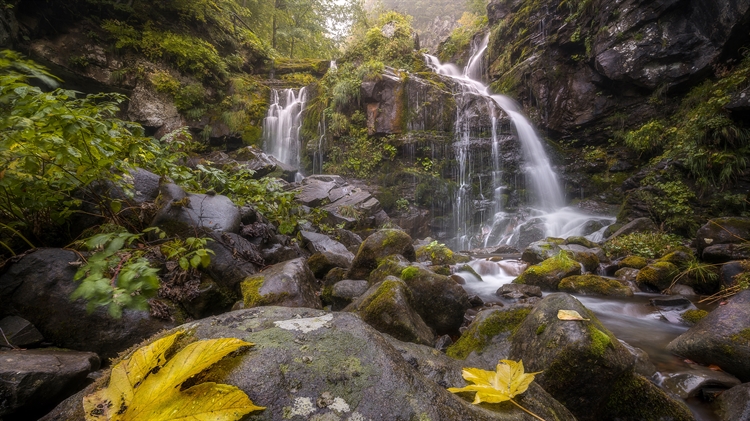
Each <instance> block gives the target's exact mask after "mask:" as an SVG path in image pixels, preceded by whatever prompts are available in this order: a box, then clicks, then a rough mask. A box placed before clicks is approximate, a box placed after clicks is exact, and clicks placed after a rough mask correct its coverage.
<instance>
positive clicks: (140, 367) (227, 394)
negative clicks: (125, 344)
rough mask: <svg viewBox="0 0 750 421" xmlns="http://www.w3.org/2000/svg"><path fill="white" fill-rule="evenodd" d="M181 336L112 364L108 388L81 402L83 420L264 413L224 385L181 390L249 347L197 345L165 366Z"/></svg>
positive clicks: (196, 420) (231, 342)
mask: <svg viewBox="0 0 750 421" xmlns="http://www.w3.org/2000/svg"><path fill="white" fill-rule="evenodd" d="M180 335H182V332H177V333H174V334H172V335H170V336H167V337H165V338H162V339H159V340H158V341H154V342H153V343H151V344H150V345H147V346H144V347H142V348H139V349H138V350H136V351H135V352H133V354H132V355H131V356H130V358H128V359H125V360H123V361H121V362H119V363H118V364H117V365H115V366H114V367H113V368H112V374H111V375H110V378H109V385H108V386H107V387H106V388H104V389H102V390H100V391H98V392H95V393H93V394H91V395H88V396H86V397H84V398H83V408H84V410H85V416H86V421H136V420H150V421H167V420H175V421H176V420H185V421H187V420H192V421H203V420H212V421H234V420H238V419H240V418H242V417H243V416H244V415H245V414H247V413H249V412H252V411H257V410H261V409H264V408H263V407H260V406H256V405H254V404H253V402H252V401H251V400H250V398H249V397H248V396H247V395H246V394H245V392H243V391H242V390H240V389H238V388H236V387H234V386H230V385H226V384H216V383H211V382H206V383H199V384H196V385H193V386H191V387H189V388H187V389H185V390H181V389H182V384H183V383H184V382H185V381H186V380H188V379H190V378H191V377H193V376H195V375H196V374H199V373H201V372H202V371H204V370H206V369H207V368H209V367H211V366H212V365H213V364H215V363H217V362H218V361H219V360H221V359H222V358H224V357H225V356H226V355H228V354H230V353H232V352H234V351H236V350H238V349H239V348H241V347H243V346H251V345H253V344H251V343H249V342H245V341H243V340H240V339H235V338H221V339H211V340H204V341H198V342H193V343H191V344H189V345H187V346H186V347H185V348H183V349H182V350H180V352H178V353H177V354H175V355H174V356H173V357H172V358H171V359H169V360H168V361H167V358H166V353H167V352H168V351H169V350H170V348H172V347H173V346H174V343H175V341H176V340H177V338H178V337H179V336H180Z"/></svg>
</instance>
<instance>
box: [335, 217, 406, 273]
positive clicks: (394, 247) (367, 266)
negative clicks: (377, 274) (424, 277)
mask: <svg viewBox="0 0 750 421" xmlns="http://www.w3.org/2000/svg"><path fill="white" fill-rule="evenodd" d="M393 254H400V255H401V256H404V257H405V258H406V259H407V260H409V261H411V262H413V261H414V260H416V258H417V256H416V253H415V252H414V246H413V245H412V239H411V237H410V236H409V234H407V233H405V232H404V231H401V230H395V229H386V230H380V231H377V232H375V233H374V234H372V235H370V236H369V237H367V239H365V241H363V242H362V244H361V245H360V246H359V251H358V252H357V255H356V256H355V257H354V261H353V262H352V267H351V269H350V270H349V274H348V276H347V277H348V278H350V279H368V277H369V276H370V272H372V271H373V270H375V269H376V268H377V267H378V264H379V263H380V261H381V260H382V259H384V258H386V257H388V256H390V255H393Z"/></svg>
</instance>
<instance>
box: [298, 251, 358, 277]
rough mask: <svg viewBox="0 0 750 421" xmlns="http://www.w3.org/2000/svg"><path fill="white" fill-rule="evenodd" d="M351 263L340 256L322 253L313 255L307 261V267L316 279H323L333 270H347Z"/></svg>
mask: <svg viewBox="0 0 750 421" xmlns="http://www.w3.org/2000/svg"><path fill="white" fill-rule="evenodd" d="M350 264H351V261H350V260H349V261H348V260H347V259H346V257H345V256H342V255H340V254H336V253H331V252H327V251H324V252H322V253H315V254H313V255H312V256H310V257H309V258H308V259H307V265H308V266H309V267H310V270H311V271H312V273H313V275H315V278H317V279H323V278H325V276H326V275H327V274H328V272H330V271H331V269H333V268H345V269H346V268H348V267H349V265H350Z"/></svg>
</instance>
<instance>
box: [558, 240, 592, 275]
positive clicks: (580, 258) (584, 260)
mask: <svg viewBox="0 0 750 421" xmlns="http://www.w3.org/2000/svg"><path fill="white" fill-rule="evenodd" d="M560 249H562V250H564V251H566V252H568V253H570V256H571V257H572V258H573V260H575V261H576V262H578V263H580V264H581V265H583V269H584V270H585V271H586V272H596V270H597V269H598V268H599V256H598V255H597V249H590V248H587V247H584V246H581V245H578V244H566V245H561V246H560Z"/></svg>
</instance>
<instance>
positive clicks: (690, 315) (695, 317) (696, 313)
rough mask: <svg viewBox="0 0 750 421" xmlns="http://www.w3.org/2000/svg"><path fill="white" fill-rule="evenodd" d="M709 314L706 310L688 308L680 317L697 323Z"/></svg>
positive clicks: (691, 322)
mask: <svg viewBox="0 0 750 421" xmlns="http://www.w3.org/2000/svg"><path fill="white" fill-rule="evenodd" d="M706 316H708V312H707V311H706V310H697V309H693V310H687V311H685V312H684V313H682V315H680V317H681V318H682V320H684V321H686V322H688V323H690V324H696V323H698V322H699V321H701V320H702V319H703V318H704V317H706Z"/></svg>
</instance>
